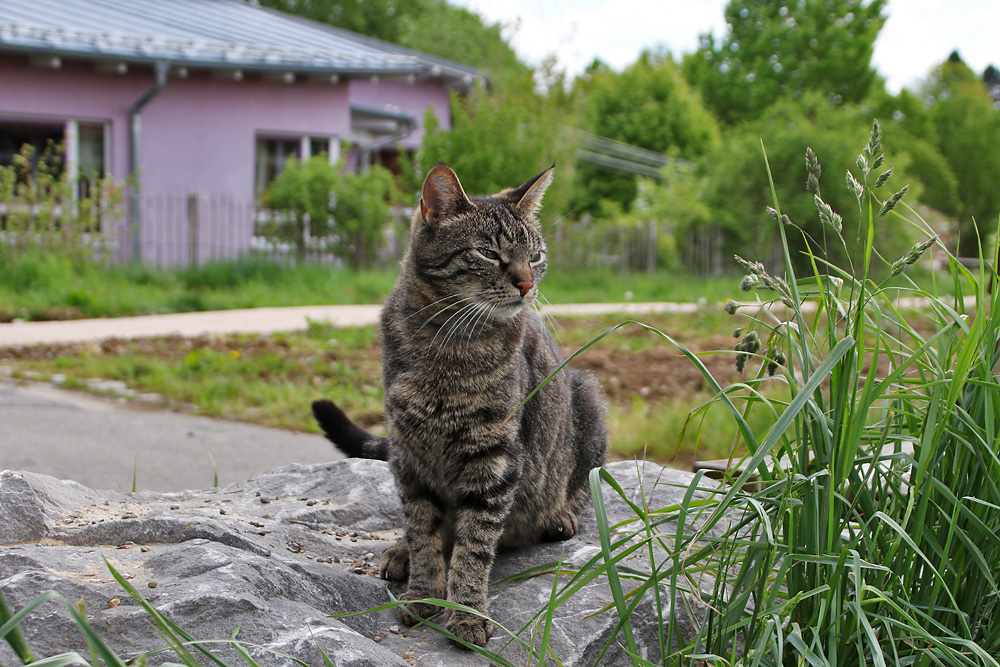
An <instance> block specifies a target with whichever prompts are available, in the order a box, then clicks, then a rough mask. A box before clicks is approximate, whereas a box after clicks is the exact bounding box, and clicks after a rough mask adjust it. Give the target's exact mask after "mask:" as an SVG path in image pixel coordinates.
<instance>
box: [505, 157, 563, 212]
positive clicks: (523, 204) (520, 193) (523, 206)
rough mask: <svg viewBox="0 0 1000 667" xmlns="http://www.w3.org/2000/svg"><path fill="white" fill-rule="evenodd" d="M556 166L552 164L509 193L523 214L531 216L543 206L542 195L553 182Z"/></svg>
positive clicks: (515, 205)
mask: <svg viewBox="0 0 1000 667" xmlns="http://www.w3.org/2000/svg"><path fill="white" fill-rule="evenodd" d="M555 168H556V166H555V165H552V166H551V167H549V168H548V169H546V170H545V171H543V172H542V173H540V174H539V175H538V176H535V177H534V178H533V179H531V180H530V181H528V182H527V183H525V184H524V185H522V186H521V187H519V188H514V189H513V190H511V191H510V192H509V193H508V194H507V196H508V198H509V199H510V201H511V202H512V203H513V204H514V207H515V208H517V209H519V210H520V211H521V213H522V214H523V215H528V216H531V215H534V214H536V213H538V209H540V208H541V207H542V195H544V194H545V190H546V189H547V188H548V187H549V184H550V183H552V173H553V172H554V171H555Z"/></svg>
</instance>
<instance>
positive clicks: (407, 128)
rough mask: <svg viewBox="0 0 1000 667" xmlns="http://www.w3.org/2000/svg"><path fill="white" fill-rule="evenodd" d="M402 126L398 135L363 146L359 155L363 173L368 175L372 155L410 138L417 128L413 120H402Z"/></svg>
mask: <svg viewBox="0 0 1000 667" xmlns="http://www.w3.org/2000/svg"><path fill="white" fill-rule="evenodd" d="M400 125H401V126H402V128H401V129H400V131H399V132H398V133H397V134H393V135H392V136H389V137H385V138H383V139H379V140H377V141H373V142H372V143H370V144H368V145H367V146H363V147H362V148H361V153H360V154H359V155H358V161H359V162H360V163H361V173H363V174H366V173H368V168H369V167H370V166H371V159H372V154H374V153H375V151H377V150H379V149H381V148H382V147H383V146H388V145H390V144H393V143H396V142H397V141H402V140H403V139H406V138H407V137H408V136H410V135H411V134H413V130H415V129H416V127H417V122H416V121H415V120H414V119H412V118H401V119H400Z"/></svg>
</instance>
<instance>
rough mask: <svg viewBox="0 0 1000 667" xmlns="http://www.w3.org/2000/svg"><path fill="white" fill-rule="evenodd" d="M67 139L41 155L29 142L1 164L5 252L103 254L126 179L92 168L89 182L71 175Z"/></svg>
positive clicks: (0, 243)
mask: <svg viewBox="0 0 1000 667" xmlns="http://www.w3.org/2000/svg"><path fill="white" fill-rule="evenodd" d="M63 152H64V149H63V147H62V145H50V146H49V147H48V148H47V149H46V150H45V151H44V152H43V153H42V154H41V155H38V154H37V151H36V150H35V149H34V148H33V147H32V146H30V145H28V144H25V145H24V146H23V147H22V148H21V151H20V152H19V153H18V154H16V155H15V156H14V162H13V164H11V165H0V258H5V259H8V260H9V259H11V258H14V257H17V256H19V255H22V254H23V253H25V252H30V251H43V252H46V253H47V252H54V253H58V254H60V255H63V256H66V257H69V258H71V259H72V260H74V261H79V260H93V259H103V258H105V257H106V256H107V254H108V252H109V251H110V246H109V245H108V243H107V239H106V238H105V233H106V232H107V231H109V230H108V225H109V224H111V223H112V222H116V221H117V220H118V219H119V218H120V217H121V215H122V213H123V209H122V201H123V198H124V194H125V190H126V186H127V184H126V183H116V182H115V181H114V179H112V178H111V177H110V176H104V177H102V176H101V175H100V174H86V175H84V176H86V177H88V178H89V183H90V185H89V187H81V183H78V182H74V181H73V180H71V179H70V176H69V171H68V170H67V169H66V168H65V167H64V164H63Z"/></svg>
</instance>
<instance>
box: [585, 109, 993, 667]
mask: <svg viewBox="0 0 1000 667" xmlns="http://www.w3.org/2000/svg"><path fill="white" fill-rule="evenodd" d="M880 139H881V137H880V131H879V126H878V124H877V123H876V124H875V125H874V126H873V130H872V133H871V137H870V140H869V142H868V144H867V145H866V146H865V147H864V150H863V151H862V152H861V154H860V155H859V156H858V160H857V171H856V172H855V173H851V172H849V173H848V174H847V176H846V178H847V184H848V187H849V188H850V190H851V192H852V193H853V194H854V196H855V198H856V200H857V204H858V212H859V214H860V219H861V223H862V224H861V225H860V228H861V238H859V239H856V240H854V239H845V238H843V236H842V235H841V227H840V224H839V222H840V217H839V216H838V215H837V214H836V213H835V212H833V211H832V210H831V209H830V208H829V207H828V206H827V205H826V204H825V202H824V201H823V199H822V196H821V193H820V190H819V181H818V177H819V172H820V166H819V162H818V160H817V159H816V158H815V156H814V155H812V153H811V152H810V153H808V154H807V160H806V162H807V167H808V170H809V182H808V185H809V188H810V190H811V191H812V192H813V194H814V197H815V201H816V206H817V210H818V213H819V215H820V218H821V220H822V221H823V222H824V223H825V229H826V239H825V241H826V243H837V244H841V245H842V247H844V248H845V249H847V250H848V253H847V255H848V256H851V257H854V258H856V264H851V265H848V266H845V267H839V266H834V265H832V264H830V263H828V262H827V261H825V260H824V254H825V253H824V246H823V244H822V243H817V241H816V240H815V239H811V238H808V237H806V236H805V235H803V241H804V242H805V243H806V247H807V248H808V251H807V259H808V261H809V263H810V265H811V266H812V273H811V275H809V276H805V277H802V276H797V275H795V273H794V271H793V268H792V267H793V262H792V259H793V258H792V257H791V256H790V255H789V251H788V247H789V244H788V241H787V238H788V235H789V234H794V233H799V231H798V228H797V227H796V226H795V225H794V224H793V223H792V222H791V221H789V220H788V219H787V218H786V217H784V216H782V214H781V212H780V208H779V205H778V202H775V206H774V208H773V210H772V215H773V217H774V219H775V221H776V222H777V224H778V226H779V230H780V234H781V238H782V243H783V248H784V255H785V265H784V267H783V268H784V275H783V276H779V275H772V274H770V273H768V272H767V270H766V269H765V267H764V266H763V265H761V264H759V263H756V262H749V261H746V260H742V259H739V262H740V264H741V265H742V266H743V267H744V269H745V271H746V277H745V278H744V280H743V283H742V285H741V287H742V288H743V289H744V290H745V291H748V292H755V293H756V294H757V295H758V296H759V297H760V301H762V302H763V303H764V304H766V305H777V306H779V307H777V308H775V309H773V310H767V309H765V310H762V311H760V313H761V314H760V315H756V316H753V317H749V321H748V322H747V323H746V325H745V331H746V334H745V335H744V337H743V338H742V340H741V342H740V345H739V346H738V347H737V350H738V352H739V353H740V357H741V361H742V363H743V364H745V368H746V369H747V370H748V371H750V370H751V369H753V368H756V372H755V373H751V374H750V377H749V379H747V380H746V381H745V382H743V383H740V384H738V385H735V386H732V387H728V388H726V389H722V388H721V387H720V388H719V391H718V394H717V398H716V400H717V401H718V402H720V403H721V404H723V405H725V406H726V408H727V409H728V410H729V412H730V413H731V415H732V418H733V419H734V420H735V421H736V423H737V424H738V426H739V429H740V434H741V440H742V442H743V444H744V445H745V446H746V448H747V450H748V452H749V454H748V455H747V456H746V457H745V458H744V459H742V460H740V461H736V462H734V466H733V468H732V470H733V472H732V474H731V475H730V477H729V479H728V480H727V484H726V485H725V486H723V487H721V488H716V487H714V486H713V485H712V484H710V483H708V480H706V479H705V478H704V477H703V476H702V475H700V474H699V475H696V477H695V479H694V481H693V482H692V485H691V489H690V490H689V493H688V496H687V497H688V498H690V497H691V493H690V491H693V490H694V489H698V490H699V491H702V492H705V493H709V494H711V497H712V500H711V502H710V503H708V504H703V505H701V506H700V507H697V508H695V507H694V506H693V505H690V504H688V503H687V502H685V503H683V504H681V505H680V506H677V507H668V508H657V509H653V508H645V507H639V506H633V507H634V509H635V510H636V517H635V519H634V520H633V521H632V522H631V523H629V524H628V525H619V526H616V527H614V528H615V529H616V532H615V533H614V537H613V538H612V532H611V531H610V530H602V544H603V548H604V556H605V557H604V561H603V562H602V563H600V564H595V565H594V568H596V569H598V570H600V571H602V572H603V573H605V574H606V575H607V576H608V579H609V583H610V585H611V588H612V591H613V594H614V603H615V607H616V609H617V611H618V612H619V615H620V617H621V618H622V621H621V632H620V634H619V636H618V637H617V638H616V639H615V640H613V641H617V642H620V643H621V644H623V645H624V646H625V648H626V650H627V651H628V652H629V654H630V655H631V656H632V661H633V664H635V665H649V664H653V663H652V662H650V661H649V660H646V659H642V658H640V657H638V655H639V654H638V649H637V645H636V642H635V640H634V637H633V634H632V629H631V623H630V621H629V618H628V614H629V613H630V610H631V609H633V608H634V607H635V606H636V605H637V604H638V601H639V599H640V598H642V597H643V596H648V597H652V598H655V604H656V608H657V609H658V612H659V614H660V627H661V630H660V648H661V652H660V656H661V657H660V659H659V660H660V661H662V664H699V665H708V664H710V665H734V664H739V665H805V664H808V665H813V666H819V665H997V664H998V659H997V656H998V655H1000V617H998V616H997V615H996V614H995V611H996V605H997V602H998V596H1000V588H998V585H997V580H998V578H1000V537H998V535H1000V487H998V483H997V480H998V479H1000V475H998V474H1000V435H998V433H1000V431H998V428H1000V383H998V379H997V375H996V374H995V371H996V367H997V364H998V362H1000V347H998V341H1000V308H998V307H997V305H998V304H997V299H998V297H997V295H996V294H995V293H994V294H991V293H989V291H988V290H987V285H988V283H989V282H990V274H991V273H993V271H994V270H993V269H991V268H989V264H990V263H992V265H993V266H996V261H997V256H996V251H994V255H993V257H992V258H990V262H987V261H982V262H981V263H980V267H979V270H978V271H976V272H970V271H968V270H966V269H965V268H964V267H963V266H962V265H961V264H960V263H958V262H957V261H956V260H955V258H954V257H953V256H951V255H950V254H949V253H948V252H947V250H946V249H944V248H943V246H942V245H941V244H940V242H939V241H938V240H937V238H936V237H935V236H934V235H933V234H932V233H931V231H930V229H929V228H928V227H927V225H926V224H925V223H924V222H923V221H922V220H921V219H919V216H916V214H915V213H914V212H913V211H912V209H910V210H909V214H908V216H901V215H900V214H899V213H898V210H899V209H906V208H907V207H906V206H905V204H904V203H903V202H902V201H901V200H902V197H903V196H904V195H905V192H906V188H903V189H902V190H899V191H897V192H895V193H891V194H889V195H888V196H886V197H885V198H884V199H882V198H880V197H879V195H878V193H879V192H880V191H881V188H882V186H884V185H885V184H886V182H887V180H888V179H889V177H890V175H891V169H889V170H884V171H880V168H881V166H882V164H883V160H884V158H883V153H882V147H881V140H880ZM886 215H893V216H899V217H900V218H902V219H904V220H908V221H909V222H910V224H911V225H912V226H913V228H914V229H916V230H917V231H919V232H920V233H921V234H922V235H923V236H924V237H925V239H926V240H924V241H922V242H920V243H918V244H916V245H915V246H914V247H913V248H912V250H911V251H910V252H909V253H908V254H907V255H905V256H904V257H901V258H899V259H897V260H895V261H888V260H885V259H884V258H881V257H880V256H879V254H878V252H877V250H876V247H875V239H876V238H877V237H878V234H879V231H878V228H879V221H880V219H881V218H883V217H884V216H886ZM911 218H912V219H911ZM932 246H934V247H936V248H937V251H938V252H942V253H945V255H946V257H947V259H948V262H949V266H950V280H951V282H952V287H953V289H952V290H951V291H952V292H953V294H954V296H952V297H947V298H941V297H938V296H935V294H936V293H937V292H936V290H935V291H928V290H925V289H923V288H921V287H920V286H918V285H917V284H916V283H914V282H912V281H906V283H905V286H904V287H893V288H887V287H886V286H885V283H884V282H876V281H875V280H873V278H872V276H873V275H875V273H876V268H878V269H880V270H881V269H884V270H881V271H880V272H881V273H883V274H886V273H887V274H889V275H891V276H894V277H900V276H901V277H903V278H904V279H905V275H906V274H905V271H906V269H907V267H908V266H910V265H911V264H913V263H914V262H916V261H917V260H918V259H919V257H920V256H921V254H923V253H924V252H925V251H926V250H927V249H928V248H930V247H932ZM878 264H881V266H877V265H878ZM993 276H994V278H995V273H994V274H993ZM965 297H969V299H968V300H966V299H965ZM807 303H812V304H814V306H815V310H813V309H811V308H806V307H805V304H807ZM731 310H734V311H735V309H734V308H731ZM810 311H812V312H810ZM919 320H929V322H930V323H931V324H932V325H933V326H932V327H928V326H926V323H925V322H921V323H920V325H919V326H918V325H917V324H916V323H917V322H918V321H919ZM929 329H930V330H931V331H932V333H931V334H929V335H926V334H924V333H922V332H925V331H928V330H929ZM665 338H666V337H665ZM692 360H693V361H694V362H695V363H696V364H697V363H698V361H697V359H695V358H693V357H692ZM882 368H886V369H887V370H885V371H884V372H881V371H879V370H878V369H882ZM706 373H707V371H706ZM772 374H773V376H772ZM706 379H707V380H709V381H710V382H714V381H713V380H712V379H711V378H710V377H706ZM775 381H777V382H784V383H786V384H787V385H788V387H789V389H790V399H789V400H788V401H787V402H784V403H782V404H780V405H778V404H776V401H775V400H774V399H773V398H768V397H767V395H766V394H765V393H764V392H762V391H761V388H762V386H763V385H764V384H765V383H767V382H775ZM755 411H764V412H767V413H771V414H774V415H780V416H778V418H777V419H776V421H775V422H774V425H773V426H772V427H771V428H770V429H769V430H767V431H764V432H755V431H754V430H753V429H751V428H750V427H749V426H748V423H747V418H748V414H749V413H751V412H755ZM591 482H592V489H593V493H594V497H595V503H596V506H597V508H598V514H599V516H598V519H599V521H600V520H601V516H600V508H601V507H602V503H603V494H604V493H605V488H608V487H610V488H611V489H616V485H615V484H614V482H613V480H612V479H611V478H610V477H609V476H608V475H607V473H606V472H604V471H601V470H595V471H594V472H593V473H592V476H591ZM606 485H607V486H606ZM668 521H669V522H670V523H669V524H668V523H667V522H668ZM636 542H640V543H641V544H643V545H644V547H643V548H646V549H648V551H649V554H650V558H651V560H652V562H653V564H654V565H653V567H651V570H650V571H649V572H647V573H646V574H645V575H642V576H638V577H636V575H635V573H631V574H630V575H629V577H630V578H631V579H632V581H631V584H632V586H633V588H632V589H631V590H626V587H625V586H623V585H622V583H621V579H622V578H624V577H625V575H624V574H622V575H619V568H620V565H619V562H620V560H621V558H622V557H623V555H624V554H625V553H631V552H632V551H634V550H635V549H636ZM684 606H686V607H689V608H692V609H695V610H697V613H696V614H695V615H694V616H695V618H697V619H698V620H697V622H696V624H695V630H694V632H693V634H691V633H688V635H685V634H684V633H683V631H682V628H681V626H680V624H679V623H678V621H677V619H678V617H679V616H680V614H679V613H677V612H678V610H679V609H680V608H682V607H684Z"/></svg>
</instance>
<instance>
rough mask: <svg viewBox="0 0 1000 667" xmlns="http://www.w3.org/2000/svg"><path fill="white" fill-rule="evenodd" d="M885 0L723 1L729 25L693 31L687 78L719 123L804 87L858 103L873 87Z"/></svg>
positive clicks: (742, 116) (753, 113)
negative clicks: (695, 39)
mask: <svg viewBox="0 0 1000 667" xmlns="http://www.w3.org/2000/svg"><path fill="white" fill-rule="evenodd" d="M885 5H886V0H869V1H867V2H866V1H865V0H797V1H793V0H731V1H730V3H729V4H728V5H727V7H726V22H727V24H728V25H729V32H728V34H726V35H725V36H724V37H723V38H721V39H718V40H717V39H716V38H715V37H714V36H713V35H711V34H706V35H702V36H701V44H700V46H699V48H698V50H697V51H696V52H695V53H693V54H689V55H688V56H686V57H685V58H684V61H683V67H684V73H685V76H686V77H687V80H688V81H690V82H691V84H692V85H694V86H696V87H697V88H698V90H699V91H700V92H701V95H702V97H703V98H704V100H705V104H706V105H707V106H708V108H709V109H711V110H712V111H713V113H715V115H716V117H717V118H718V119H719V120H720V121H721V122H722V123H724V124H727V125H731V124H734V123H738V122H741V121H746V120H749V119H752V118H755V117H758V116H759V115H760V113H761V111H762V110H763V109H765V108H767V107H768V106H770V105H771V104H773V103H774V102H776V101H777V100H779V99H782V98H786V97H793V98H797V97H799V96H801V95H802V94H803V93H805V92H807V91H817V92H820V93H822V94H824V95H828V96H829V97H830V99H831V100H832V101H834V102H838V103H840V102H844V103H849V102H860V101H861V100H863V99H865V97H866V96H867V95H868V94H869V93H870V92H872V90H874V89H876V88H878V87H879V85H880V82H879V78H878V76H877V74H876V72H875V70H874V69H873V68H872V66H871V58H872V52H873V49H874V44H875V39H876V37H878V33H879V31H880V30H881V29H882V25H883V24H884V23H885V15H884V14H883V9H884V8H885Z"/></svg>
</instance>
